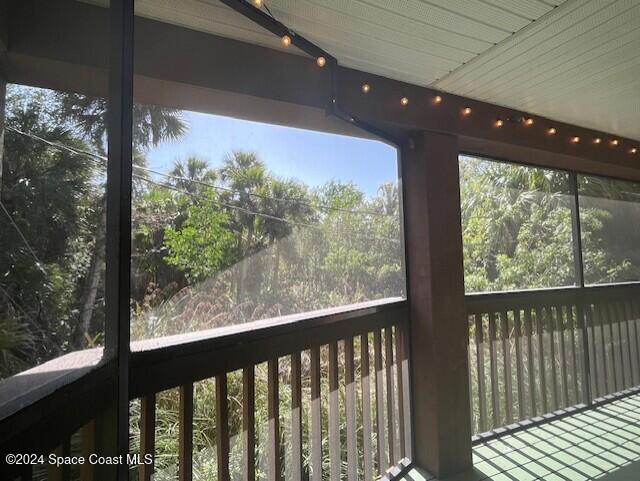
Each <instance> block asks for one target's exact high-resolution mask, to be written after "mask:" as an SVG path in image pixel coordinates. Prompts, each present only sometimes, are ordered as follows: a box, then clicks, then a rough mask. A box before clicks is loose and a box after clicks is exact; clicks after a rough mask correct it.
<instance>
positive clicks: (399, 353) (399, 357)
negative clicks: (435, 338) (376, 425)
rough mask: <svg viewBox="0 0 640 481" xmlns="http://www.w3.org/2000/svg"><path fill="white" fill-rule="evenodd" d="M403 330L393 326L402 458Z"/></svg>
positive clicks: (403, 443)
mask: <svg viewBox="0 0 640 481" xmlns="http://www.w3.org/2000/svg"><path fill="white" fill-rule="evenodd" d="M402 336H403V332H402V327H401V326H400V325H399V324H398V325H397V326H396V327H395V333H394V340H395V343H396V379H397V384H398V399H397V401H398V450H399V451H398V458H399V459H404V458H405V457H406V455H407V454H406V449H405V446H406V441H405V430H404V423H405V410H404V380H403V379H402V362H403V359H404V353H403V346H402V345H403V340H402Z"/></svg>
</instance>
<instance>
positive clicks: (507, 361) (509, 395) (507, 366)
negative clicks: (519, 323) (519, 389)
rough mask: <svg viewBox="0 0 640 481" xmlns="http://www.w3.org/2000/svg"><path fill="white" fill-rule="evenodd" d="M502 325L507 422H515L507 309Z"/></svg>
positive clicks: (502, 318)
mask: <svg viewBox="0 0 640 481" xmlns="http://www.w3.org/2000/svg"><path fill="white" fill-rule="evenodd" d="M500 325H501V326H500V327H502V360H503V367H502V370H503V372H502V374H503V376H504V390H505V397H504V404H505V410H504V411H505V414H506V423H507V424H511V423H512V422H513V386H512V382H511V339H510V335H509V334H510V330H509V316H508V315H507V312H506V311H502V312H501V313H500Z"/></svg>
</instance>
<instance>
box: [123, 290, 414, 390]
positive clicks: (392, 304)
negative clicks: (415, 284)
mask: <svg viewBox="0 0 640 481" xmlns="http://www.w3.org/2000/svg"><path fill="white" fill-rule="evenodd" d="M407 320H408V309H407V302H406V300H404V299H398V298H393V299H384V300H379V301H372V302H366V303H361V304H354V305H350V306H342V307H340V308H335V309H325V310H321V311H314V312H311V313H305V314H296V315H293V316H285V317H280V318H274V319H268V320H265V321H259V322H258V323H251V324H247V325H240V326H236V327H234V328H230V329H229V330H219V331H217V330H212V331H204V332H199V333H189V334H183V335H177V336H169V337H166V338H160V339H155V340H149V341H140V342H138V343H134V344H133V345H132V352H131V374H130V390H131V392H130V395H131V397H138V396H141V395H143V394H148V393H153V392H158V391H161V390H164V389H170V388H173V387H176V386H180V385H182V384H185V383H189V382H195V381H198V380H201V379H206V378H209V377H213V376H215V375H217V374H221V373H224V372H230V371H233V370H236V369H241V368H243V367H247V366H250V365H254V364H257V363H260V362H264V361H267V360H269V359H272V358H274V357H279V356H284V355H287V354H290V353H292V352H298V351H301V350H304V349H309V348H311V347H314V346H318V345H323V344H326V343H329V342H332V341H337V340H342V339H345V338H347V337H350V336H355V335H358V334H361V333H363V332H370V331H374V330H376V329H380V328H382V327H387V326H391V325H395V324H399V323H403V322H406V321H407Z"/></svg>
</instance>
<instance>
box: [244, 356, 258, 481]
mask: <svg viewBox="0 0 640 481" xmlns="http://www.w3.org/2000/svg"><path fill="white" fill-rule="evenodd" d="M255 404H256V388H255V367H254V366H249V367H245V368H244V369H243V370H242V449H243V451H244V453H243V456H242V471H243V479H244V480H245V481H255V479H256V423H255V419H256V418H255V412H256V407H255Z"/></svg>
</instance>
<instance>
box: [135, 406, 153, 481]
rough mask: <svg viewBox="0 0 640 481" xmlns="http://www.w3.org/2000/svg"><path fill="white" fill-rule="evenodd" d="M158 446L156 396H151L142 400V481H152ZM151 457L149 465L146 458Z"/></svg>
mask: <svg viewBox="0 0 640 481" xmlns="http://www.w3.org/2000/svg"><path fill="white" fill-rule="evenodd" d="M155 444H156V395H155V394H149V395H147V396H144V397H143V398H142V399H141V400H140V456H141V457H142V464H141V465H140V468H139V469H140V478H139V479H140V481H151V477H152V476H153V466H154V459H153V458H154V454H155ZM147 456H150V458H151V459H150V460H149V461H150V462H149V463H148V464H147V462H146V458H147Z"/></svg>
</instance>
